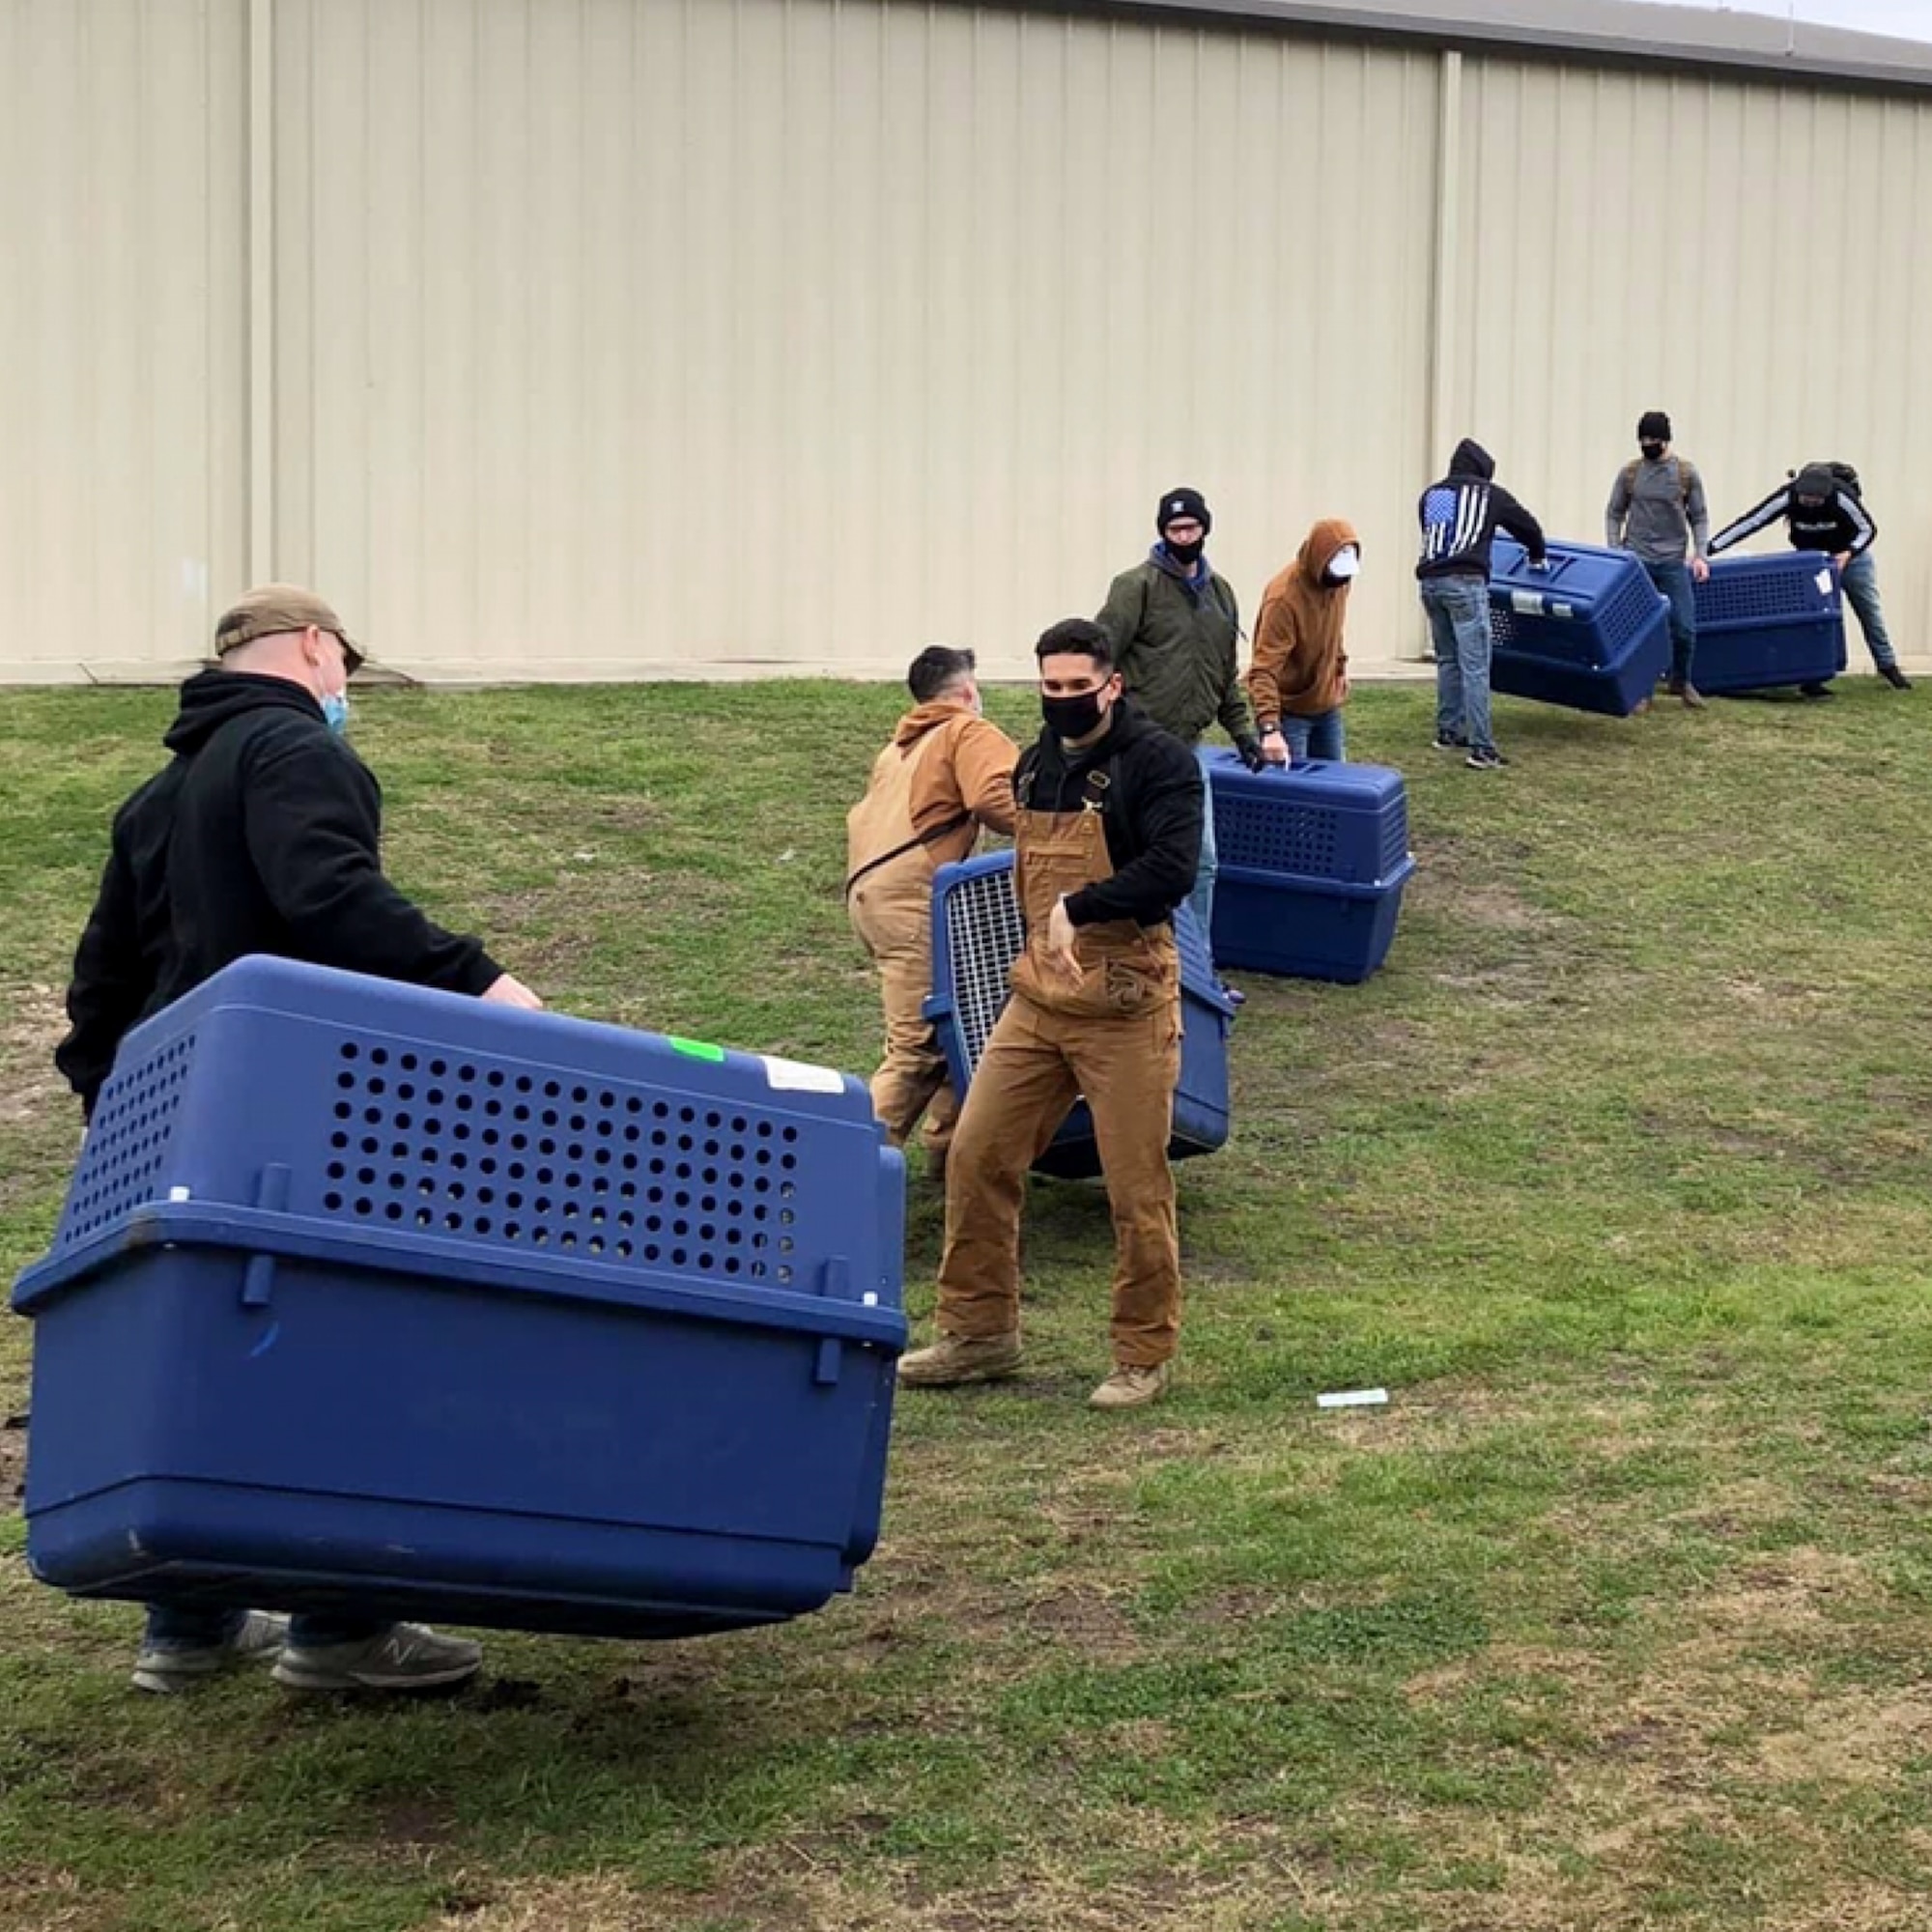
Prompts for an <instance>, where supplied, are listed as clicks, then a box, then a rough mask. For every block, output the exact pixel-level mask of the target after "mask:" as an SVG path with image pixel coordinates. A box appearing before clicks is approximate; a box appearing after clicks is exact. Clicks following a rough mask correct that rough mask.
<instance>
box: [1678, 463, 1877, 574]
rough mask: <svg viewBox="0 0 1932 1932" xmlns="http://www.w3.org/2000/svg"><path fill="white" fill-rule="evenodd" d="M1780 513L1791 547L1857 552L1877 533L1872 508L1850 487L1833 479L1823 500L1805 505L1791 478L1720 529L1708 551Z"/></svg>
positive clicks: (1724, 545) (1742, 537)
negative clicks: (1829, 489)
mask: <svg viewBox="0 0 1932 1932" xmlns="http://www.w3.org/2000/svg"><path fill="white" fill-rule="evenodd" d="M1780 517H1782V518H1783V519H1784V523H1785V528H1786V529H1787V531H1788V532H1789V533H1790V537H1791V548H1792V549H1793V550H1815V551H1825V552H1828V553H1830V554H1832V555H1834V556H1835V555H1838V554H1841V553H1843V552H1845V551H1850V552H1851V554H1853V555H1854V556H1857V555H1858V554H1860V553H1861V551H1866V550H1869V549H1870V548H1871V544H1872V539H1873V538H1874V537H1876V536H1877V535H1878V526H1877V525H1876V524H1875V523H1873V522H1872V517H1871V512H1870V511H1869V510H1867V509H1866V508H1865V506H1864V504H1863V503H1862V502H1861V500H1860V499H1859V498H1858V497H1855V496H1853V494H1852V493H1851V492H1850V491H1849V490H1847V489H1844V488H1843V487H1842V486H1840V485H1839V484H1837V483H1835V482H1834V483H1833V485H1832V487H1831V491H1830V494H1829V495H1827V496H1826V497H1825V500H1824V501H1823V502H1822V503H1819V504H1816V505H1814V506H1813V507H1811V508H1806V507H1805V505H1804V504H1803V503H1801V502H1800V501H1799V500H1798V485H1797V483H1796V482H1795V481H1794V482H1790V483H1783V484H1780V485H1779V486H1778V487H1777V488H1776V490H1774V491H1773V492H1772V493H1771V495H1770V496H1769V497H1766V498H1765V499H1764V501H1763V502H1761V503H1759V504H1757V505H1755V506H1754V507H1753V508H1751V509H1748V510H1747V511H1746V512H1745V513H1744V515H1743V516H1741V517H1740V518H1738V520H1737V521H1736V522H1735V523H1732V524H1727V525H1726V526H1724V527H1723V528H1722V529H1721V530H1719V532H1718V534H1717V535H1716V536H1714V537H1713V538H1712V539H1711V554H1712V555H1713V556H1719V555H1721V554H1723V552H1725V551H1727V550H1729V549H1730V548H1731V547H1732V545H1734V544H1741V543H1743V542H1744V540H1745V539H1746V538H1747V537H1748V536H1755V535H1756V534H1757V532H1758V531H1759V530H1761V529H1764V528H1765V527H1766V526H1769V525H1771V524H1775V523H1776V521H1777V520H1778V518H1780Z"/></svg>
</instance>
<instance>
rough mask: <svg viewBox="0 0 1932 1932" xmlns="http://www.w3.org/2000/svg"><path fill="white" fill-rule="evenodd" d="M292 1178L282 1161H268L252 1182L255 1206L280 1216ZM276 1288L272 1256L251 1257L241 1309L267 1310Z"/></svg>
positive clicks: (287, 1196) (244, 1272) (242, 1283)
mask: <svg viewBox="0 0 1932 1932" xmlns="http://www.w3.org/2000/svg"><path fill="white" fill-rule="evenodd" d="M293 1178H294V1177H293V1176H292V1175H291V1173H290V1171H289V1169H288V1167H287V1166H286V1165H285V1164H284V1163H283V1162H281V1161H278V1160H271V1161H270V1162H269V1163H268V1165H267V1166H266V1167H264V1168H263V1169H262V1171H261V1173H260V1174H259V1175H257V1176H256V1178H255V1206H256V1207H257V1208H267V1209H268V1210H269V1211H270V1213H273V1214H279V1213H281V1212H283V1210H284V1209H286V1208H287V1207H288V1205H289V1182H290V1180H291V1179H293ZM274 1288H275V1258H274V1256H273V1255H250V1256H249V1257H248V1265H247V1267H246V1268H245V1269H244V1270H243V1271H242V1275H241V1306H242V1307H243V1308H266V1307H268V1305H269V1297H270V1294H272V1293H274Z"/></svg>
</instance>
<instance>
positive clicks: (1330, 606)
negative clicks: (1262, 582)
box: [1247, 517, 1362, 765]
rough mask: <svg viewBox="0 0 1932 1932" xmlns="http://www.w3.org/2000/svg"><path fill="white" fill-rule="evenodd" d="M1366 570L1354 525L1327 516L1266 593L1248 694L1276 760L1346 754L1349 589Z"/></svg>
mask: <svg viewBox="0 0 1932 1932" xmlns="http://www.w3.org/2000/svg"><path fill="white" fill-rule="evenodd" d="M1361 567H1362V545H1361V539H1360V538H1359V537H1358V536H1357V535H1356V534H1355V530H1354V526H1353V525H1351V524H1348V523H1345V522H1343V520H1342V519H1341V518H1339V517H1328V518H1324V519H1323V520H1322V521H1321V523H1319V524H1317V525H1316V526H1315V527H1314V528H1313V529H1311V530H1310V531H1309V532H1308V536H1307V538H1306V540H1305V541H1304V542H1303V544H1302V546H1301V549H1300V550H1299V551H1298V552H1297V553H1296V554H1295V557H1294V561H1293V563H1291V564H1290V565H1289V566H1288V567H1287V568H1286V569H1285V570H1283V571H1281V572H1279V573H1278V574H1277V575H1276V576H1275V577H1274V578H1273V579H1272V580H1271V581H1270V582H1269V583H1268V587H1267V588H1266V589H1265V590H1264V591H1263V592H1262V608H1261V614H1260V616H1258V617H1257V618H1256V619H1255V649H1254V659H1253V662H1252V663H1251V664H1250V665H1249V667H1248V675H1247V689H1248V696H1249V698H1250V699H1251V700H1252V702H1253V704H1254V707H1255V722H1256V724H1257V725H1259V726H1260V728H1261V734H1262V754H1263V756H1264V757H1265V758H1267V759H1268V761H1269V762H1270V763H1272V764H1278V765H1286V764H1291V763H1293V762H1295V761H1297V760H1300V759H1306V758H1334V759H1336V760H1338V761H1339V760H1340V759H1341V758H1343V757H1345V756H1346V755H1347V751H1346V746H1345V743H1344V739H1343V734H1342V705H1343V702H1344V700H1345V699H1346V698H1347V697H1348V696H1349V652H1348V646H1347V641H1346V639H1345V636H1344V632H1345V630H1346V627H1347V624H1348V618H1349V591H1350V586H1351V585H1352V584H1353V582H1354V581H1355V577H1356V575H1357V573H1358V572H1359V571H1360V569H1361Z"/></svg>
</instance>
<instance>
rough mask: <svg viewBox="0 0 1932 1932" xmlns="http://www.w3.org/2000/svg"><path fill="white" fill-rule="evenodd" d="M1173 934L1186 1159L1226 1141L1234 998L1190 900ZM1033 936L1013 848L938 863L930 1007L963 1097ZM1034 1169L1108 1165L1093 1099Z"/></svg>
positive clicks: (1080, 1174)
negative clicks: (1017, 889) (1016, 885)
mask: <svg viewBox="0 0 1932 1932" xmlns="http://www.w3.org/2000/svg"><path fill="white" fill-rule="evenodd" d="M1174 936H1175V943H1176V944H1177V946H1178V947H1179V951H1180V1023H1181V1033H1180V1081H1179V1086H1178V1087H1177V1088H1176V1089H1175V1094H1174V1136H1173V1139H1172V1140H1170V1141H1169V1143H1168V1149H1167V1151H1168V1156H1169V1158H1170V1159H1173V1160H1184V1159H1186V1158H1187V1157H1188V1156H1190V1155H1192V1154H1200V1153H1212V1152H1213V1151H1215V1149H1216V1148H1219V1147H1223V1146H1225V1145H1226V1143H1227V1139H1228V1033H1229V1030H1230V1028H1232V1027H1233V1025H1234V1021H1235V1003H1234V1002H1233V1001H1232V1000H1231V999H1229V997H1228V996H1227V994H1226V993H1225V992H1224V991H1223V990H1222V987H1221V982H1220V980H1219V979H1218V977H1217V976H1216V974H1215V972H1214V963H1213V961H1212V960H1211V959H1210V958H1209V957H1208V947H1207V944H1206V942H1205V941H1204V940H1203V938H1202V936H1201V926H1200V923H1199V922H1198V921H1197V920H1196V919H1195V917H1194V914H1193V913H1192V911H1190V910H1189V908H1188V907H1186V906H1184V905H1183V906H1180V907H1179V908H1177V910H1176V912H1175V915H1174ZM1025 945H1026V925H1025V923H1024V921H1022V919H1021V918H1020V907H1019V900H1018V898H1017V897H1016V896H1015V895H1014V893H1013V855H1012V854H1011V853H1010V852H986V853H982V854H981V855H980V857H979V858H977V859H967V860H964V861H962V862H961V863H960V864H958V865H956V866H942V867H940V868H939V870H938V872H937V873H936V874H935V875H934V877H933V881H932V993H931V996H930V997H929V998H928V999H927V1001H926V1003H925V1014H926V1017H927V1018H928V1019H930V1020H931V1021H933V1022H934V1024H935V1025H936V1027H937V1029H938V1032H939V1040H940V1045H941V1046H942V1047H943V1048H944V1049H945V1053H946V1063H947V1065H948V1066H949V1067H950V1068H951V1069H952V1085H953V1090H954V1092H956V1093H957V1094H959V1095H960V1096H961V1097H962V1098H963V1097H964V1095H965V1094H966V1090H967V1088H968V1087H969V1086H971V1085H972V1081H973V1070H974V1068H975V1067H977V1066H978V1065H979V1064H980V1055H981V1054H982V1053H983V1052H984V1051H985V1050H986V1041H987V1040H988V1039H989V1038H990V1037H992V1032H993V1025H994V1022H995V1021H996V1020H998V1018H999V1017H1000V1014H1001V1012H1002V1011H1003V1010H1004V1009H1005V1008H1006V1004H1007V993H1008V986H1007V975H1008V973H1009V970H1010V969H1011V967H1012V963H1013V961H1014V960H1015V959H1017V958H1018V957H1019V955H1020V952H1021V951H1022V950H1023V949H1024V947H1025ZM1034 1171H1035V1172H1036V1173H1037V1174H1049V1175H1052V1176H1054V1177H1056V1178H1057V1179H1062V1180H1090V1179H1093V1178H1094V1176H1095V1175H1097V1174H1099V1173H1100V1171H1101V1168H1100V1147H1099V1143H1098V1142H1097V1141H1096V1140H1095V1139H1094V1119H1093V1116H1092V1115H1091V1114H1089V1113H1088V1111H1087V1106H1086V1102H1085V1101H1080V1102H1078V1103H1076V1104H1075V1106H1074V1109H1073V1111H1072V1112H1071V1113H1070V1114H1069V1115H1067V1117H1066V1120H1065V1123H1064V1124H1063V1125H1062V1126H1061V1128H1060V1130H1059V1132H1058V1133H1056V1134H1055V1135H1054V1137H1053V1140H1052V1142H1051V1144H1050V1145H1049V1146H1048V1148H1047V1149H1046V1151H1045V1152H1044V1153H1042V1154H1041V1155H1040V1156H1039V1158H1038V1159H1037V1161H1035V1162H1034Z"/></svg>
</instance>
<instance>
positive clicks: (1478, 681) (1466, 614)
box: [1421, 577, 1496, 752]
mask: <svg viewBox="0 0 1932 1932" xmlns="http://www.w3.org/2000/svg"><path fill="white" fill-rule="evenodd" d="M1421 590H1422V608H1423V610H1424V611H1427V612H1428V613H1429V630H1430V634H1431V636H1432V637H1434V638H1435V735H1436V736H1437V737H1438V738H1463V739H1466V740H1467V741H1468V745H1469V749H1470V750H1471V751H1472V752H1492V751H1494V750H1495V748H1496V743H1495V739H1494V737H1493V736H1492V734H1491V730H1490V586H1489V582H1488V580H1487V579H1485V578H1481V577H1425V578H1424V579H1423V580H1422V584H1421Z"/></svg>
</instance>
